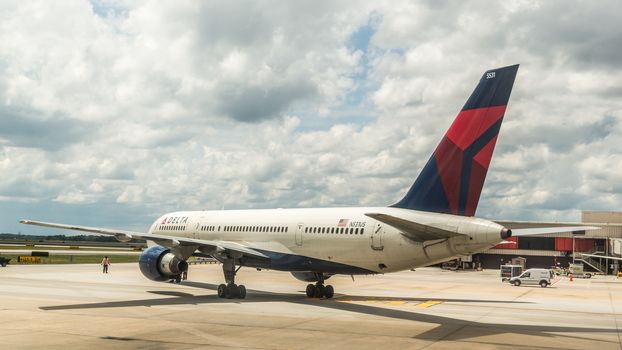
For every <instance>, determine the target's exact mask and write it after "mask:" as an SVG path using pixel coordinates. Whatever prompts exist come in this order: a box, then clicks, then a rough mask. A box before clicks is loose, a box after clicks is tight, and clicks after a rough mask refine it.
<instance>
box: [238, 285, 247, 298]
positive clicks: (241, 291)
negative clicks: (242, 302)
mask: <svg viewBox="0 0 622 350" xmlns="http://www.w3.org/2000/svg"><path fill="white" fill-rule="evenodd" d="M238 298H240V299H245V298H246V287H244V285H242V284H240V285H239V286H238Z"/></svg>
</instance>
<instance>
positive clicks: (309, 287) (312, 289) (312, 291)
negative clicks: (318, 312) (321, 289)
mask: <svg viewBox="0 0 622 350" xmlns="http://www.w3.org/2000/svg"><path fill="white" fill-rule="evenodd" d="M306 292H307V297H309V298H313V297H314V296H315V286H314V285H312V284H307V290H306Z"/></svg>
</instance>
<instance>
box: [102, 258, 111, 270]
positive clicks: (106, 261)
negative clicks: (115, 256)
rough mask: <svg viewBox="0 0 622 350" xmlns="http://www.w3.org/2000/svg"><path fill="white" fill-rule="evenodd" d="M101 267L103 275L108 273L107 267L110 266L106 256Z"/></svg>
mask: <svg viewBox="0 0 622 350" xmlns="http://www.w3.org/2000/svg"><path fill="white" fill-rule="evenodd" d="M102 266H103V267H104V271H103V273H108V266H110V259H108V255H106V256H104V259H103V260H102Z"/></svg>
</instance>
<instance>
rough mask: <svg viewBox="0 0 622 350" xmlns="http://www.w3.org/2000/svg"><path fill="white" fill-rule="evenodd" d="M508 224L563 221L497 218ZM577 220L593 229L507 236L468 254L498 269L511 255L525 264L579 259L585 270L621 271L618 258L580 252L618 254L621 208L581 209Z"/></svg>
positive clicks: (620, 250)
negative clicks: (503, 239)
mask: <svg viewBox="0 0 622 350" xmlns="http://www.w3.org/2000/svg"><path fill="white" fill-rule="evenodd" d="M499 223H500V224H502V225H504V226H505V227H508V228H529V227H546V226H559V225H563V224H564V223H556V224H551V223H546V224H545V223H539V222H522V221H503V222H499ZM581 223H584V224H588V225H589V226H597V227H599V229H597V230H589V231H578V232H577V231H575V232H562V233H556V234H548V235H539V236H533V237H511V238H509V239H508V240H507V243H503V244H499V245H497V246H495V247H494V248H492V249H490V250H488V251H486V252H485V253H480V254H475V255H473V256H472V257H471V259H472V261H473V262H474V263H479V264H480V266H481V267H483V268H485V269H498V268H499V266H500V265H503V264H506V263H508V262H509V261H511V260H512V259H513V258H516V257H522V258H525V259H526V267H527V268H532V267H543V268H549V267H552V266H559V267H568V265H569V264H570V263H573V262H575V263H583V265H584V268H585V269H586V270H588V271H593V272H598V273H605V274H615V273H617V272H618V271H622V264H621V263H622V261H619V260H614V259H607V258H598V257H588V256H585V255H582V254H581V253H586V254H593V255H603V256H613V257H622V212H605V211H583V212H582V213H581Z"/></svg>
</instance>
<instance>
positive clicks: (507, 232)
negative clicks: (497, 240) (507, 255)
mask: <svg viewBox="0 0 622 350" xmlns="http://www.w3.org/2000/svg"><path fill="white" fill-rule="evenodd" d="M510 237H512V230H510V229H508V228H505V227H504V228H503V229H501V239H507V238H510Z"/></svg>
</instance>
